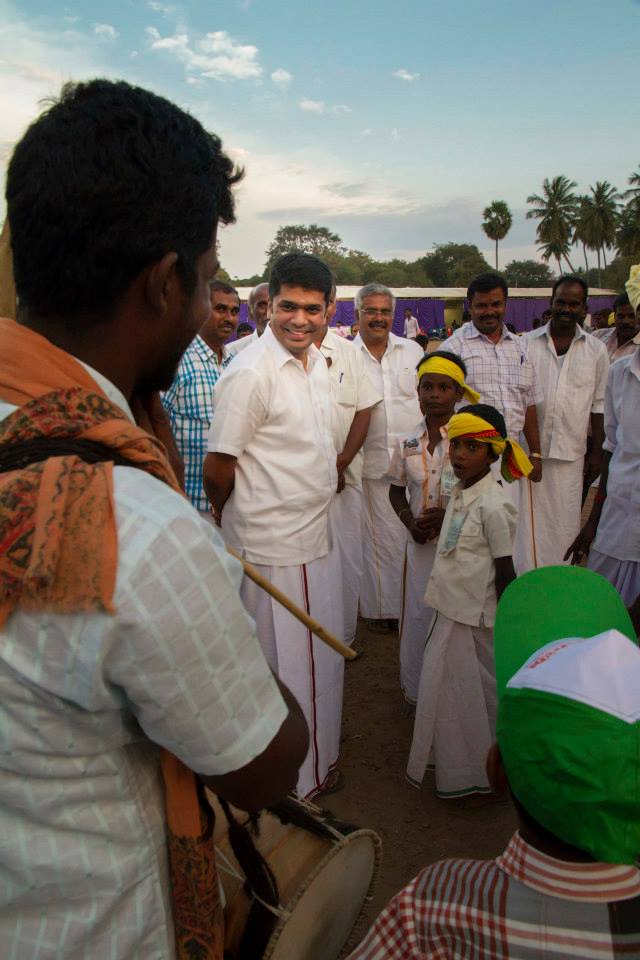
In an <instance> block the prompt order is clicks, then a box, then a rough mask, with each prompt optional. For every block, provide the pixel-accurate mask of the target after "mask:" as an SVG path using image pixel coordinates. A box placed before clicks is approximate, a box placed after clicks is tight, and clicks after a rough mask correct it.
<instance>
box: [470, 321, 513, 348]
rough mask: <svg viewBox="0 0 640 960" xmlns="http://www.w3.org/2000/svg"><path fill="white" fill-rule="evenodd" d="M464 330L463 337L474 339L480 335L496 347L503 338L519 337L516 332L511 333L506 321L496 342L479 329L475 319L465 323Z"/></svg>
mask: <svg viewBox="0 0 640 960" xmlns="http://www.w3.org/2000/svg"><path fill="white" fill-rule="evenodd" d="M462 331H463V333H462V335H463V337H466V339H467V340H473V339H475V338H478V337H480V338H482V339H483V340H486V341H487V343H490V344H492V345H493V346H494V347H495V346H497V345H498V344H499V343H502V341H503V340H517V339H518V338H517V336H516V334H514V333H511V330H509V329H508V328H507V327H506V326H505V324H504V323H503V324H502V334H501V336H500V339H499V340H496V342H495V343H494V342H493V340H490V339H489V337H488V336H487V335H486V334H484V333H481V332H480V330H478V328H477V327H476V326H475V324H474V323H473V320H470V321H469V323H465V324H464V326H463V327H462Z"/></svg>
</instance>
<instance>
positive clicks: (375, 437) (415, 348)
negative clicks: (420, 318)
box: [353, 333, 424, 480]
mask: <svg viewBox="0 0 640 960" xmlns="http://www.w3.org/2000/svg"><path fill="white" fill-rule="evenodd" d="M353 345H354V346H355V347H356V348H357V349H358V350H360V352H361V354H362V357H363V359H364V362H365V367H366V369H367V373H368V374H369V376H370V378H371V381H372V383H373V385H374V386H375V387H376V388H377V389H378V390H379V391H380V393H381V394H382V396H383V398H384V402H383V403H379V404H378V405H377V406H376V407H375V408H374V409H373V410H372V411H371V423H370V424H369V432H368V434H367V439H366V440H365V442H364V466H363V469H362V476H363V477H365V478H366V479H368V480H379V479H380V478H381V477H384V476H385V474H386V473H387V471H388V469H389V464H390V462H391V457H392V455H393V451H394V450H395V447H396V443H397V441H398V440H400V439H402V438H403V437H406V436H407V434H409V433H410V432H411V430H412V428H413V426H414V425H415V424H416V422H417V421H418V420H419V419H420V404H419V403H418V378H417V374H416V367H417V365H418V363H419V361H420V360H422V358H423V356H424V351H423V349H422V347H421V346H419V344H417V343H415V342H414V341H413V340H405V339H404V338H403V337H396V335H395V334H394V333H390V334H389V342H388V345H387V349H386V351H385V353H384V354H383V356H382V360H380V361H378V360H376V358H375V357H374V356H372V355H371V354H370V353H369V351H368V350H367V348H366V346H365V345H364V342H363V340H362V338H361V337H360V334H358V336H357V337H356V338H355V340H354V341H353Z"/></svg>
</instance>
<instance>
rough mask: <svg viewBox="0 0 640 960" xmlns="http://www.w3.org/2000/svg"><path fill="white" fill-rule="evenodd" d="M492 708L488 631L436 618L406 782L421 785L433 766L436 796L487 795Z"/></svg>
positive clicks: (493, 685) (422, 678) (424, 666)
mask: <svg viewBox="0 0 640 960" xmlns="http://www.w3.org/2000/svg"><path fill="white" fill-rule="evenodd" d="M496 705H497V698H496V681H495V671H494V665H493V631H492V630H491V629H489V628H488V627H470V626H467V625H466V624H464V623H457V622H456V621H455V620H450V619H449V618H448V617H445V616H443V615H442V614H441V613H438V614H437V619H436V623H435V627H434V629H433V633H432V635H431V638H430V640H429V643H428V644H427V647H426V650H425V653H424V658H423V661H422V672H421V674H420V689H419V691H418V706H417V708H416V718H415V722H414V728H413V742H412V744H411V752H410V754H409V763H408V765H407V776H408V777H409V779H410V780H412V781H413V782H415V783H416V784H420V783H421V782H422V778H423V777H424V774H425V771H426V769H427V766H429V765H431V764H432V763H435V769H436V791H437V793H438V796H441V797H457V796H463V795H464V794H466V793H478V792H480V793H483V792H489V790H490V787H489V781H488V780H487V774H486V771H485V761H486V758H487V753H488V751H489V747H490V746H491V744H492V743H493V740H494V736H495V717H496Z"/></svg>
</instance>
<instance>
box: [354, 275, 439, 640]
mask: <svg viewBox="0 0 640 960" xmlns="http://www.w3.org/2000/svg"><path fill="white" fill-rule="evenodd" d="M355 309H356V318H357V321H358V323H359V324H360V333H359V334H358V336H357V337H356V338H355V340H354V341H353V342H354V345H355V346H356V347H357V349H358V350H360V351H361V353H362V357H363V359H364V361H365V367H366V369H367V372H368V373H369V377H370V379H371V381H372V383H373V384H374V386H375V387H376V388H377V389H378V391H379V393H380V394H382V396H383V398H384V399H383V402H382V403H379V404H378V405H377V406H375V407H374V408H373V410H372V412H371V422H370V424H369V432H368V434H367V439H366V440H365V443H364V467H363V472H362V492H363V502H364V524H363V548H364V574H363V577H362V587H361V590H360V613H361V615H362V616H363V617H364V618H365V619H366V620H367V621H368V626H369V628H370V629H372V630H375V631H376V632H381V633H382V632H385V631H386V630H389V629H395V628H396V626H397V620H398V617H399V615H400V596H401V586H402V565H403V558H404V548H405V541H406V536H407V531H406V528H405V527H404V526H403V524H402V523H401V522H400V520H399V519H398V517H397V516H396V513H395V511H394V509H393V507H392V506H391V503H390V502H389V480H388V479H387V471H388V469H389V464H390V462H391V455H392V453H393V451H394V449H395V447H396V443H397V441H398V440H399V439H400V438H401V437H406V436H408V435H409V434H410V433H411V431H412V430H413V428H414V427H415V426H416V424H417V423H419V421H420V419H421V414H420V406H419V404H418V393H417V389H416V385H417V384H416V366H417V364H418V362H419V360H421V359H422V356H423V352H422V349H421V347H420V346H418V344H417V343H415V342H414V341H413V340H407V339H405V338H404V337H397V336H396V335H395V334H393V333H392V332H391V328H392V326H393V318H394V311H395V298H394V296H393V294H392V293H391V290H389V288H388V287H385V286H383V285H382V284H380V283H369V284H367V285H366V286H364V287H362V289H361V290H359V291H358V294H357V295H356V299H355Z"/></svg>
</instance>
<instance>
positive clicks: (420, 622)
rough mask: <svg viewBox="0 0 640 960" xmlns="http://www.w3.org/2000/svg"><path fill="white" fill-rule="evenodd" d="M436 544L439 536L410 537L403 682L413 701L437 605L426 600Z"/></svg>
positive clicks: (402, 620)
mask: <svg viewBox="0 0 640 960" xmlns="http://www.w3.org/2000/svg"><path fill="white" fill-rule="evenodd" d="M436 546H437V540H434V541H432V542H430V543H416V542H415V541H414V540H412V539H411V538H409V539H408V540H407V548H406V553H405V561H404V572H403V577H402V610H401V615H400V686H401V687H402V692H403V694H404V696H405V699H406V700H408V701H409V703H416V702H417V700H418V687H419V685H420V671H421V670H422V658H423V655H424V649H425V644H426V642H427V637H428V635H429V629H430V627H431V624H432V623H433V609H432V608H431V607H429V606H427V604H426V603H425V602H424V594H425V590H426V589H427V581H428V580H429V577H430V575H431V568H432V567H433V561H434V560H435V557H436Z"/></svg>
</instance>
